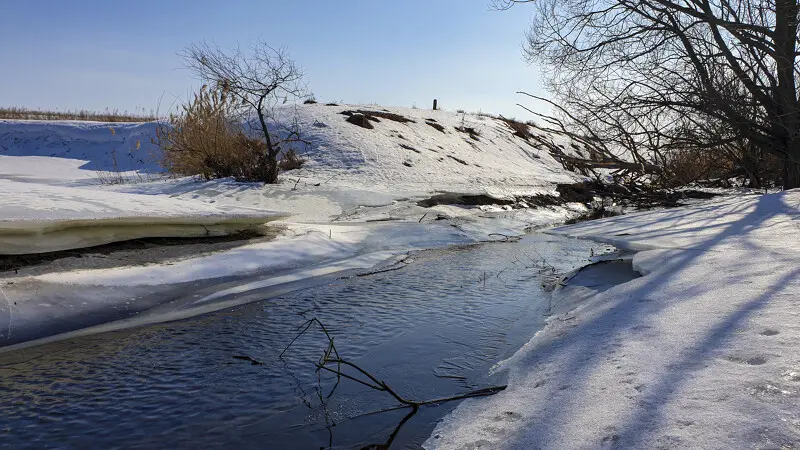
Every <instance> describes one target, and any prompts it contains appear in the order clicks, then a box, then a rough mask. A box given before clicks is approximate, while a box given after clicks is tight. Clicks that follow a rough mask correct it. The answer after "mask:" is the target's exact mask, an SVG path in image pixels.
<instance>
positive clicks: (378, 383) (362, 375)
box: [281, 317, 506, 410]
mask: <svg viewBox="0 0 800 450" xmlns="http://www.w3.org/2000/svg"><path fill="white" fill-rule="evenodd" d="M313 325H317V326H318V327H319V329H320V331H322V333H323V334H324V335H325V337H326V338H327V341H328V345H327V346H326V348H325V350H324V351H323V352H322V356H320V358H319V360H318V361H317V362H316V364H315V365H316V367H317V373H318V374H319V373H320V372H327V373H331V374H333V375H336V383H335V384H334V386H333V387H332V388H331V390H330V392H329V393H328V395H327V396H325V398H330V397H331V396H332V395H333V393H334V392H335V390H336V388H337V387H338V386H339V382H340V381H341V380H342V379H347V380H350V381H353V382H356V383H358V384H360V385H362V386H365V387H368V388H370V389H373V390H375V391H379V392H386V393H387V394H389V395H391V396H392V397H393V398H394V399H395V400H397V402H398V403H400V405H402V407H407V408H414V409H415V410H416V409H417V408H419V407H421V406H427V405H437V404H440V403H445V402H450V401H454V400H462V399H465V398H472V397H484V396H487V395H493V394H496V393H498V392H500V391H502V390H504V389H505V388H506V386H492V387H487V388H483V389H478V390H475V391H470V392H466V393H463V394H458V395H454V396H451V397H442V398H436V399H430V400H423V401H417V400H410V399H408V398H405V397H404V396H402V395H400V394H399V393H398V392H397V391H395V390H394V389H392V388H391V387H390V386H389V385H388V384H387V383H386V382H385V381H382V380H380V379H378V378H377V377H376V376H375V375H373V374H371V373H370V372H368V371H367V370H365V369H364V368H362V367H361V366H359V365H358V364H355V363H353V362H352V361H349V360H347V359H345V358H343V357H342V356H340V354H339V351H338V350H337V349H336V345H335V343H334V338H333V336H331V334H330V333H329V332H328V329H327V328H325V325H324V324H323V323H322V322H320V320H319V319H317V318H316V317H315V318H312V319H310V320H308V321H306V322H305V323H303V324H302V325H301V326H300V332H299V333H298V335H297V336H295V338H294V339H292V341H291V342H290V343H289V345H288V346H286V348H285V349H284V350H283V352H281V356H283V355H284V354H285V353H286V351H288V350H289V348H290V347H291V346H292V344H294V343H295V341H297V339H298V338H300V336H302V335H303V334H305V333H306V332H307V331H308V330H309V329H310V328H311V327H312V326H313Z"/></svg>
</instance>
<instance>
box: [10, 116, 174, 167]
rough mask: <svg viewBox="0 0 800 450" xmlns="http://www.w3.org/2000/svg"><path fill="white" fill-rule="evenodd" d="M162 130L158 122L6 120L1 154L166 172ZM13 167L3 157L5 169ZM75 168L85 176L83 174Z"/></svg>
mask: <svg viewBox="0 0 800 450" xmlns="http://www.w3.org/2000/svg"><path fill="white" fill-rule="evenodd" d="M157 128H158V123H156V122H147V123H105V122H84V121H47V120H0V155H2V156H9V157H20V156H22V157H40V158H59V159H61V160H64V159H66V160H71V161H75V162H78V163H79V165H78V166H77V169H79V170H81V171H83V172H84V174H96V173H97V172H117V171H119V172H128V171H139V172H142V173H160V172H162V169H161V168H160V167H159V165H158V158H159V153H158V147H157V146H156V145H155V144H153V143H152V140H153V138H154V137H155V133H156V129H157ZM71 161H70V162H71ZM70 162H65V164H67V165H71V164H70ZM21 164H24V163H21ZM11 165H12V163H11V161H10V160H9V161H8V162H6V160H3V159H0V170H3V171H4V170H7V169H8V168H9V166H11ZM37 172H38V173H41V168H40V169H39V170H35V171H34V173H37ZM70 172H71V175H72V176H76V175H77V177H81V174H80V172H77V171H70ZM0 173H2V172H0ZM23 173H24V172H23Z"/></svg>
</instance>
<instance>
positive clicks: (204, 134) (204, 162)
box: [155, 86, 268, 181]
mask: <svg viewBox="0 0 800 450" xmlns="http://www.w3.org/2000/svg"><path fill="white" fill-rule="evenodd" d="M237 107H238V105H236V104H235V100H234V98H233V97H232V96H230V95H228V93H227V91H226V90H225V89H224V88H223V89H215V90H209V89H207V87H206V86H203V88H202V89H201V90H200V93H199V94H196V95H195V96H194V99H193V100H192V101H190V102H189V103H187V104H185V105H183V106H182V111H181V112H180V113H178V114H173V115H171V116H170V118H169V122H168V123H165V124H163V125H162V126H160V127H159V128H158V130H157V132H156V138H155V143H156V144H157V145H158V146H159V147H160V148H161V150H162V152H163V159H162V165H163V166H164V168H166V169H167V170H168V171H169V172H171V173H174V174H178V175H201V176H202V177H203V178H205V179H206V180H211V179H214V178H225V177H234V178H236V179H237V180H243V181H263V180H264V179H265V177H266V176H267V173H268V161H267V158H266V152H265V145H264V142H263V141H262V140H261V139H259V138H253V137H251V136H250V135H248V134H247V133H246V132H245V131H244V129H243V128H242V121H241V120H240V119H241V118H240V117H239V116H238V115H237V114H236V111H237Z"/></svg>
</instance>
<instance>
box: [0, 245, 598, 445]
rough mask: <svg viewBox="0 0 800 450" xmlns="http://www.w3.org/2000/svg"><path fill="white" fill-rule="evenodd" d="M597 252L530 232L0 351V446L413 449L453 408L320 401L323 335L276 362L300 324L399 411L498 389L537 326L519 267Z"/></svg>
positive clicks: (371, 399)
mask: <svg viewBox="0 0 800 450" xmlns="http://www.w3.org/2000/svg"><path fill="white" fill-rule="evenodd" d="M603 247H604V246H598V245H592V244H589V243H585V242H581V241H575V240H566V239H562V238H557V237H549V236H542V235H533V236H530V237H526V238H525V239H523V240H522V241H521V242H519V243H505V244H489V245H481V246H476V247H470V248H458V249H450V250H442V251H430V252H422V253H419V254H416V255H415V256H414V261H413V262H412V263H411V264H408V265H406V266H405V267H403V268H402V269H401V270H397V271H392V272H387V273H379V274H374V275H371V276H368V277H357V278H353V279H345V280H339V281H337V282H335V283H332V284H329V285H327V286H320V287H317V288H312V289H309V290H305V291H301V292H295V293H292V294H289V295H284V296H281V297H276V298H270V299H265V300H264V301H262V302H259V303H254V304H250V305H246V306H242V307H238V308H234V309H231V310H226V311H220V312H217V313H213V314H209V315H206V316H202V317H198V318H194V319H190V320H184V321H180V322H173V323H167V324H159V325H153V326H148V327H144V328H138V329H132V330H126V331H118V332H112V333H105V334H100V335H94V336H87V337H84V338H79V339H74V340H72V341H68V342H62V343H56V344H51V345H47V346H43V347H34V348H29V349H24V350H21V351H18V352H14V353H9V354H2V355H0V446H5V447H12V448H24V447H75V448H85V447H119V446H124V447H126V448H137V447H149V448H152V447H156V448H164V447H170V448H175V447H196V446H202V447H204V448H217V447H219V448H230V447H236V446H244V447H252V446H260V447H267V448H320V447H326V446H329V447H336V448H352V447H356V448H359V447H364V446H367V445H375V446H376V447H373V448H382V447H377V445H378V444H371V443H373V442H380V443H381V444H380V445H384V446H385V445H387V442H388V444H389V445H392V447H393V448H395V447H397V448H403V447H410V448H416V447H418V446H419V444H420V443H421V442H423V441H424V440H425V439H426V438H427V437H428V436H429V434H430V432H431V431H432V429H433V426H434V425H435V423H436V421H437V420H439V418H441V417H442V416H443V415H444V414H446V413H447V412H449V411H451V410H452V408H453V407H455V404H452V403H450V404H443V405H440V406H438V407H431V408H422V409H420V410H418V411H417V412H416V414H408V413H409V411H406V410H397V411H391V412H386V413H381V414H367V413H370V412H373V411H378V410H382V409H387V408H391V407H394V406H396V404H395V403H396V402H395V401H394V399H393V398H391V396H387V395H386V394H385V393H381V392H374V391H371V390H369V389H366V388H364V387H363V386H359V385H358V384H357V383H341V384H340V385H339V386H338V387H337V388H336V395H334V396H333V397H331V398H330V399H328V400H327V401H320V394H319V392H318V390H317V389H318V387H320V386H321V387H324V388H330V387H331V386H332V383H333V382H335V380H334V379H335V377H332V376H322V377H321V378H318V376H317V373H316V372H315V370H314V369H315V366H314V363H315V361H317V360H318V359H319V356H320V353H321V352H322V351H324V350H325V348H326V345H327V342H326V340H325V338H324V337H320V336H319V334H314V335H311V334H307V335H304V336H302V337H301V338H299V339H298V340H297V341H296V342H295V343H294V344H292V347H291V352H289V353H288V354H286V355H284V357H283V360H282V359H281V358H280V353H281V352H282V350H283V349H285V348H286V347H287V345H288V344H289V342H290V341H291V340H292V339H293V338H294V337H295V336H296V335H297V332H298V330H297V327H298V326H300V325H302V324H303V323H305V322H306V321H307V320H309V319H310V318H312V317H317V318H319V319H320V320H321V321H323V322H324V323H325V324H326V326H327V327H328V328H329V330H330V332H331V335H332V336H333V337H334V338H335V339H336V345H337V348H338V349H339V351H340V352H341V353H342V354H343V355H347V358H349V359H350V360H352V361H354V362H355V363H357V364H358V365H359V366H361V367H363V368H364V369H366V370H368V371H369V372H370V373H373V374H375V375H376V376H377V377H379V378H380V379H381V380H385V381H386V382H387V383H388V384H390V385H391V386H392V388H393V389H395V390H397V391H398V392H402V393H403V394H404V395H406V396H408V397H409V398H414V399H429V398H436V397H444V396H449V395H454V394H457V393H460V392H464V391H466V390H471V389H476V388H479V387H483V386H487V385H492V384H502V382H503V380H502V374H495V375H487V373H488V372H489V368H490V367H491V365H492V364H494V363H495V362H497V361H498V360H500V359H503V358H505V357H507V356H510V354H511V353H513V352H514V351H516V349H518V348H519V347H520V346H521V345H522V344H523V343H524V342H526V341H527V340H528V339H529V338H530V337H531V336H532V335H533V334H534V333H535V332H536V331H537V330H538V329H539V328H540V327H541V325H542V321H543V314H544V313H546V309H547V303H548V302H547V300H546V298H547V296H546V294H545V293H544V292H543V291H542V289H541V286H540V278H538V276H534V275H533V274H532V271H531V268H530V267H529V266H526V265H525V264H519V263H517V262H515V259H516V260H517V261H528V260H529V258H531V257H532V258H538V256H536V255H534V253H533V251H535V252H536V253H538V254H539V255H541V257H543V258H546V259H547V261H548V262H552V263H553V264H554V265H556V266H563V269H564V270H568V269H570V268H571V267H573V266H575V265H578V264H581V263H582V262H581V261H585V260H586V259H587V258H588V256H589V255H590V248H591V252H592V253H594V254H598V253H599V252H602V251H603ZM233 356H247V357H249V358H252V360H255V361H257V362H260V363H263V365H259V364H256V365H254V364H253V361H252V360H247V359H246V360H241V359H234V358H233ZM323 392H324V394H323V397H324V395H325V394H326V393H327V392H328V391H327V390H325V391H323ZM323 406H324V407H323ZM401 422H402V423H401Z"/></svg>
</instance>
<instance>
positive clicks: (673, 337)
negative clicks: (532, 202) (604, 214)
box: [426, 190, 800, 449]
mask: <svg viewBox="0 0 800 450" xmlns="http://www.w3.org/2000/svg"><path fill="white" fill-rule="evenodd" d="M798 223H800V190H794V191H788V192H782V193H779V194H770V195H762V196H747V197H736V198H728V199H724V200H719V201H716V202H713V203H710V204H704V205H699V206H692V207H685V208H676V209H671V210H666V211H654V212H647V213H641V214H632V215H628V216H620V217H615V218H610V219H603V220H597V221H591V222H584V223H581V224H577V225H572V226H568V227H563V228H559V229H556V230H554V231H553V232H554V233H558V234H562V235H566V236H573V237H579V238H584V239H592V240H597V241H601V242H610V243H612V244H614V245H617V246H620V247H623V248H629V249H633V250H636V251H639V253H637V254H635V255H634V257H633V267H634V268H635V269H636V270H638V271H639V272H641V273H642V274H644V276H642V277H641V278H637V279H635V280H633V281H628V282H626V283H623V284H620V285H617V286H614V287H611V288H610V289H608V290H605V291H601V292H587V291H586V290H583V291H580V290H574V289H573V290H566V291H564V292H563V293H562V295H566V296H567V297H575V296H577V297H579V298H582V300H581V301H578V302H575V299H574V298H561V299H560V300H561V301H567V302H571V303H572V305H571V307H570V308H566V309H564V310H562V311H559V312H558V313H557V314H554V315H553V316H552V317H551V318H550V319H549V321H548V325H547V327H546V328H545V329H544V330H542V331H541V332H539V333H538V334H537V335H536V336H535V337H534V338H533V339H532V340H531V341H530V342H529V343H528V344H527V345H526V346H525V347H524V348H523V349H521V350H520V351H519V352H518V353H517V354H516V355H514V356H513V357H512V358H511V359H510V360H508V361H505V362H503V363H501V368H507V369H509V370H510V372H509V387H508V389H507V390H506V391H504V392H502V393H500V394H497V395H495V396H493V397H490V398H484V399H479V400H478V399H476V400H469V401H467V402H464V403H463V404H462V405H460V406H459V407H458V408H457V410H456V411H455V413H454V414H452V415H451V416H449V417H448V418H447V419H446V420H445V421H444V422H443V423H442V424H440V426H439V427H438V428H437V430H436V431H435V432H434V434H433V436H432V437H431V438H430V439H429V440H428V441H427V442H426V447H427V448H453V449H461V448H478V447H480V448H520V449H529V448H543V449H550V448H553V449H556V448H558V449H560V448H604V447H613V448H709V449H710V448H795V447H797V446H798V444H800V401H798V400H800V346H798V345H797V342H798V340H800V326H799V325H798V321H797V316H798V314H800V312H798V308H797V307H798V293H799V292H800V226H798Z"/></svg>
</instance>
